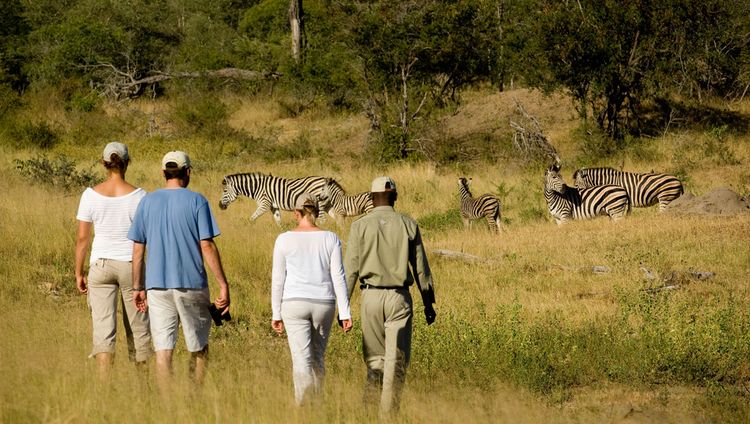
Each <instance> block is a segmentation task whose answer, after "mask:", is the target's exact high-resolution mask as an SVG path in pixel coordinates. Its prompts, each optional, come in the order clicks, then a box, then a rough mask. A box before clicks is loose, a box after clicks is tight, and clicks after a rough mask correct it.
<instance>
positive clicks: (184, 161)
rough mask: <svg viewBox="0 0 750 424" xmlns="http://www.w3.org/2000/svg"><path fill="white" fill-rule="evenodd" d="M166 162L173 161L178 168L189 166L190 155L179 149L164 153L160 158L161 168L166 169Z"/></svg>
mask: <svg viewBox="0 0 750 424" xmlns="http://www.w3.org/2000/svg"><path fill="white" fill-rule="evenodd" d="M168 163H174V164H175V165H176V167H177V168H178V169H182V168H190V157H189V156H188V155H187V153H185V152H181V151H179V150H177V151H174V152H169V153H167V154H166V155H164V158H163V159H162V160H161V169H162V170H166V169H167V164H168Z"/></svg>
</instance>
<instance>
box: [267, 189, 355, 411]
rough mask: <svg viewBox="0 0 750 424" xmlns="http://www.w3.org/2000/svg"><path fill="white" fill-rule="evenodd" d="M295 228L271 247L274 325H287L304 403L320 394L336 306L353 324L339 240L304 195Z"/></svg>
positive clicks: (298, 396) (347, 325)
mask: <svg viewBox="0 0 750 424" xmlns="http://www.w3.org/2000/svg"><path fill="white" fill-rule="evenodd" d="M294 209H295V210H294V218H295V219H296V220H297V227H296V228H294V229H293V230H292V231H287V232H285V233H282V234H280V235H279V237H278V238H277V239H276V244H275V246H274V249H273V274H272V286H271V309H272V311H273V320H272V321H271V326H272V327H273V329H274V330H275V331H276V332H277V333H279V334H281V333H282V332H283V331H284V329H285V328H286V332H287V338H288V340H289V350H290V351H291V354H292V372H293V376H294V398H295V401H296V402H297V405H301V404H302V403H303V402H304V401H305V398H306V392H307V391H308V390H312V392H313V393H314V394H318V393H320V392H321V389H322V386H323V378H324V376H325V365H324V358H325V350H326V345H327V344H328V335H329V333H330V331H331V325H332V323H333V318H334V316H335V313H336V306H337V305H338V310H339V320H340V323H341V327H342V328H343V330H344V332H348V331H349V330H351V328H352V315H351V311H350V310H349V296H348V292H347V288H346V277H345V276H344V275H345V274H344V266H343V263H342V261H341V240H339V238H338V236H336V234H334V233H332V232H330V231H323V230H321V229H320V228H318V227H317V226H316V225H315V219H316V218H317V216H318V212H319V210H318V204H317V202H316V201H315V200H314V199H313V198H311V197H310V196H309V195H307V194H305V195H302V196H300V197H299V199H297V202H296V205H295V208H294Z"/></svg>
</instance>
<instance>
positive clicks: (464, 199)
mask: <svg viewBox="0 0 750 424" xmlns="http://www.w3.org/2000/svg"><path fill="white" fill-rule="evenodd" d="M470 182H471V178H469V179H468V180H467V179H466V178H463V177H461V178H459V179H458V194H459V196H460V198H461V219H462V220H463V221H464V229H466V228H469V225H470V221H471V220H473V219H479V218H482V217H484V218H486V219H487V226H488V227H489V229H490V231H493V232H497V233H499V232H500V200H499V199H498V198H497V197H495V196H493V195H491V194H483V195H481V196H479V197H477V198H476V199H475V198H473V197H472V196H471V191H469V183H470Z"/></svg>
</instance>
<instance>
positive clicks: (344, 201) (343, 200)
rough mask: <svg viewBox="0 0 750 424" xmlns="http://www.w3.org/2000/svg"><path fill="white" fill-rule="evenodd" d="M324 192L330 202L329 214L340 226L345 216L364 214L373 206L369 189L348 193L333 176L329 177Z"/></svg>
mask: <svg viewBox="0 0 750 424" xmlns="http://www.w3.org/2000/svg"><path fill="white" fill-rule="evenodd" d="M324 193H325V196H326V197H327V202H328V205H327V206H328V214H329V215H331V217H332V218H333V219H335V220H336V223H337V224H338V225H339V226H340V227H343V218H346V217H352V216H359V215H364V214H366V213H368V212H370V211H371V210H372V208H373V206H372V196H371V195H370V192H369V191H365V192H362V193H357V194H351V195H350V194H346V191H344V188H343V187H341V184H339V182H338V181H336V180H334V179H333V178H329V179H328V182H327V184H326V188H325V190H324Z"/></svg>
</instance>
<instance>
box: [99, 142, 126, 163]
mask: <svg viewBox="0 0 750 424" xmlns="http://www.w3.org/2000/svg"><path fill="white" fill-rule="evenodd" d="M113 153H114V154H117V156H119V157H120V159H122V160H124V161H127V160H129V159H130V155H128V146H126V145H124V144H122V143H120V142H119V141H113V142H111V143H109V144H107V145H106V146H104V152H102V159H104V162H110V161H112V154H113Z"/></svg>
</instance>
